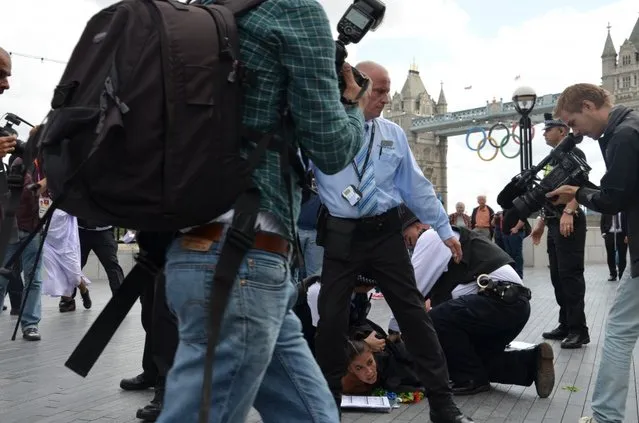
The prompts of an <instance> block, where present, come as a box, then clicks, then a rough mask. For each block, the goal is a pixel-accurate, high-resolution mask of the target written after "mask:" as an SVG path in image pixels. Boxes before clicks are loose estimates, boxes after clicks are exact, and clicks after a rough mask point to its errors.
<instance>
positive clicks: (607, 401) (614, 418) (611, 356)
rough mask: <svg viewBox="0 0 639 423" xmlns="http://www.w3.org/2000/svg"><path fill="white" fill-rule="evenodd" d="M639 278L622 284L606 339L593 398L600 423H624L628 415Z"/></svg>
mask: <svg viewBox="0 0 639 423" xmlns="http://www.w3.org/2000/svg"><path fill="white" fill-rule="evenodd" d="M637 308H639V277H636V278H625V279H622V280H620V281H619V285H618V286H617V294H616V296H615V300H614V303H613V304H612V307H611V308H610V312H609V313H608V323H607V324H606V331H605V332H604V333H605V334H606V338H605V339H604V344H603V348H602V352H601V362H600V363H599V372H598V373H597V381H596V382H595V390H594V393H593V395H592V410H593V417H594V418H595V419H596V420H597V422H598V423H622V422H623V421H624V416H625V414H626V398H627V396H628V377H629V376H628V375H629V374H630V363H631V361H632V354H633V350H634V348H635V344H636V343H637V339H638V338H639V320H638V319H637Z"/></svg>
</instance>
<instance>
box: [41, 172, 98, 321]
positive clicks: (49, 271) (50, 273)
mask: <svg viewBox="0 0 639 423" xmlns="http://www.w3.org/2000/svg"><path fill="white" fill-rule="evenodd" d="M38 184H39V185H40V189H39V193H40V217H42V215H44V213H45V212H46V210H47V208H48V206H49V205H50V203H51V200H50V196H49V194H48V191H47V184H46V178H44V179H41V180H40V181H39V182H38ZM42 265H43V273H44V275H43V276H44V277H43V281H42V293H43V294H46V295H50V296H52V297H61V298H60V313H64V312H67V311H74V310H75V294H76V289H77V288H79V289H80V295H81V297H82V305H83V306H84V308H86V309H89V308H91V296H90V295H89V289H88V288H87V285H88V284H90V283H91V282H90V281H89V279H88V278H87V277H86V276H85V275H84V274H83V273H82V270H81V266H80V237H79V234H78V220H77V218H76V217H75V216H71V215H70V214H68V213H67V212H65V211H63V210H60V209H56V210H54V212H53V215H52V216H51V223H50V225H49V231H48V232H47V235H46V237H45V240H44V248H43V250H42Z"/></svg>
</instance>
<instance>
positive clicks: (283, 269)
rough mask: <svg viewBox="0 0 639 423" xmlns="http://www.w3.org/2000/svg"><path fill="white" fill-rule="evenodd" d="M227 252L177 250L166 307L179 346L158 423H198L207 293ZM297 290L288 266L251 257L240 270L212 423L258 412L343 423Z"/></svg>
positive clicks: (275, 420) (218, 359)
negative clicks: (308, 336) (305, 331)
mask: <svg viewBox="0 0 639 423" xmlns="http://www.w3.org/2000/svg"><path fill="white" fill-rule="evenodd" d="M220 246H221V244H219V243H216V244H213V245H212V246H211V248H210V249H209V251H207V252H194V251H188V250H186V249H183V248H182V246H181V240H180V239H179V238H178V239H177V240H176V241H174V242H173V245H172V246H171V248H170V249H169V252H168V254H167V263H166V296H167V303H168V305H169V307H170V308H171V309H172V311H173V312H174V313H175V315H176V316H177V318H178V330H179V335H180V343H179V345H178V348H177V352H176V354H175V361H174V363H173V367H172V368H171V370H170V371H169V374H168V377H167V382H166V393H165V404H164V409H163V410H162V413H161V415H160V417H159V419H158V422H159V423H167V422H170V423H178V422H179V423H181V422H196V421H197V420H198V411H199V406H200V398H201V391H202V383H203V373H204V357H205V353H206V342H207V319H208V314H209V309H208V303H209V293H210V289H211V286H212V283H213V275H214V274H215V266H216V264H217V262H218V259H219V252H220ZM296 299H297V288H296V285H295V284H294V283H293V280H292V278H291V275H290V268H289V265H288V261H287V260H286V259H284V258H283V257H281V256H279V255H276V254H271V253H267V252H264V251H259V250H250V251H249V252H248V254H247V256H246V257H245V259H244V261H243V262H242V265H241V267H240V270H239V273H238V276H237V278H236V284H235V286H234V287H233V290H232V292H231V295H230V298H229V303H228V308H227V310H226V313H225V315H224V319H223V322H222V328H221V333H220V341H219V343H218V345H217V348H216V350H215V365H214V367H215V369H214V371H213V387H212V392H213V397H212V398H211V402H210V404H211V414H210V420H209V422H211V423H213V422H214V423H245V421H246V418H247V415H248V413H249V411H250V409H251V406H255V408H256V409H257V410H258V412H259V413H260V415H261V417H262V421H264V422H265V423H281V422H286V423H337V422H339V417H338V412H337V408H336V406H335V402H334V400H333V397H332V396H331V394H330V392H329V390H328V385H327V383H326V380H325V379H324V377H323V375H322V373H321V371H320V369H319V367H318V365H317V363H316V361H315V359H314V358H313V356H312V354H311V351H310V350H309V348H308V344H307V343H306V341H305V340H304V338H303V337H302V325H301V323H300V321H299V319H298V318H297V317H296V316H295V314H294V313H293V311H292V310H291V309H292V307H293V305H294V303H295V301H296Z"/></svg>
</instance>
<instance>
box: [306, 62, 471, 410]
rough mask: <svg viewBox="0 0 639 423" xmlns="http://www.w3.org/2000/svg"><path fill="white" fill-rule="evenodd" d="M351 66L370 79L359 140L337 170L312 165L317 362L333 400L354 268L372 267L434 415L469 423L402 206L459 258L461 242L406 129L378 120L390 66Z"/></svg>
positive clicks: (338, 399) (343, 361)
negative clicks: (316, 201)
mask: <svg viewBox="0 0 639 423" xmlns="http://www.w3.org/2000/svg"><path fill="white" fill-rule="evenodd" d="M357 69H359V70H360V71H361V72H363V73H365V74H366V75H367V76H368V77H369V78H370V80H371V82H372V92H371V96H370V99H369V103H368V105H367V107H366V108H365V109H364V120H365V124H364V128H365V129H364V134H363V138H364V139H363V143H362V147H361V149H360V151H359V152H358V153H357V155H356V156H355V159H354V160H353V161H352V162H351V163H350V164H349V165H348V166H347V167H346V168H345V169H343V170H341V171H340V172H337V173H335V174H332V175H329V174H326V173H323V172H322V171H321V170H319V169H315V179H316V182H317V188H318V192H319V195H320V198H321V200H322V204H323V209H322V211H321V212H320V216H319V218H318V223H317V231H318V236H317V241H318V244H320V245H322V246H323V247H324V263H323V267H322V276H321V277H322V281H321V283H322V289H321V291H320V295H319V299H318V311H319V322H318V326H317V335H316V338H315V352H316V357H317V361H318V363H319V365H320V367H321V369H322V371H323V373H324V376H325V377H326V380H327V381H328V385H329V387H330V388H331V391H332V393H333V396H334V397H335V401H336V403H337V404H338V405H339V404H340V403H341V392H342V384H341V379H342V376H344V374H345V372H346V364H347V363H346V345H347V336H348V314H349V307H350V299H351V294H352V292H353V288H354V286H355V282H356V280H357V275H359V274H360V273H362V272H363V271H364V270H369V271H370V273H371V276H372V277H373V278H374V279H376V280H377V281H378V285H379V288H380V289H381V291H382V294H384V298H385V299H386V301H387V302H388V304H389V306H390V308H391V310H392V311H393V314H394V316H395V318H396V319H397V321H398V322H399V324H400V326H401V327H402V330H403V331H404V332H403V338H404V340H405V343H406V347H407V348H408V350H409V351H410V353H411V355H412V357H413V358H414V359H415V364H416V370H417V374H418V375H419V377H420V380H421V382H422V383H423V385H424V386H425V387H426V390H427V396H428V401H429V403H430V418H431V421H432V422H433V423H469V422H472V421H473V420H471V419H470V418H468V417H466V416H464V414H463V413H462V412H461V411H459V409H458V408H457V406H456V405H455V402H454V401H453V398H452V391H451V387H450V385H449V382H448V379H449V378H448V370H447V367H446V359H445V356H444V353H443V351H442V348H441V346H440V344H439V341H438V340H437V334H436V333H435V329H434V328H433V323H432V321H431V319H430V317H429V316H428V314H427V313H426V310H425V308H424V300H423V297H422V295H421V293H420V292H419V291H418V290H417V286H416V283H415V274H414V272H413V268H412V267H411V263H410V259H409V257H408V251H407V250H406V246H405V245H404V238H403V236H402V222H401V221H400V216H399V206H400V204H402V203H406V204H407V205H408V206H409V207H410V209H411V210H412V211H413V212H414V213H415V214H416V215H417V216H418V217H419V218H420V220H421V221H422V222H424V223H428V224H430V225H431V226H432V227H433V228H434V229H435V231H436V232H437V233H438V235H439V237H440V238H441V239H442V240H443V242H444V243H445V245H446V246H447V247H448V249H450V250H451V253H452V254H451V255H452V256H453V257H454V259H455V260H460V259H461V254H462V251H461V245H460V244H459V241H458V240H457V238H456V237H455V236H454V234H453V231H452V229H451V226H450V223H449V221H448V215H447V214H446V211H445V210H444V207H443V205H442V203H441V202H440V201H439V200H438V199H437V196H436V194H435V191H434V189H433V185H432V184H431V183H430V181H428V180H427V179H426V178H425V177H424V174H423V173H422V171H421V169H420V168H419V165H418V164H417V162H416V161H415V157H413V154H412V152H411V150H410V146H409V144H408V140H407V138H406V134H405V133H404V131H403V130H402V128H401V127H399V126H398V125H396V124H395V123H393V122H391V121H389V120H386V119H383V118H381V117H380V115H381V114H382V111H383V110H384V106H385V105H386V104H387V103H388V102H389V100H390V99H389V93H390V87H391V81H390V77H389V75H388V71H387V70H386V69H384V68H383V67H382V66H380V65H378V64H376V63H373V62H364V63H360V64H359V65H357ZM342 351H343V352H344V353H343V354H339V352H342Z"/></svg>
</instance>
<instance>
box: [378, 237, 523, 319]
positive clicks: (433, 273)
mask: <svg viewBox="0 0 639 423" xmlns="http://www.w3.org/2000/svg"><path fill="white" fill-rule="evenodd" d="M454 234H455V237H456V238H457V239H459V233H458V232H456V231H454ZM462 253H463V252H462ZM452 256H453V255H452V253H451V252H450V249H449V248H448V247H447V246H446V244H444V242H443V241H442V240H441V239H440V237H439V235H437V232H435V231H434V230H432V229H429V230H427V231H426V232H424V233H423V234H422V235H421V236H420V237H419V238H418V239H417V242H416V243H415V248H414V250H413V255H412V257H411V262H412V263H413V268H414V269H415V280H416V281H417V289H419V292H421V293H422V295H423V296H424V297H425V296H426V295H428V293H429V292H430V290H431V289H433V286H434V285H435V283H436V282H437V280H438V279H439V278H440V277H441V276H442V274H444V272H445V271H447V270H448V263H449V262H450V259H451V258H452ZM489 276H491V277H492V278H494V279H496V280H503V281H509V282H513V283H518V284H521V285H523V281H522V280H521V278H520V277H519V275H518V274H517V272H515V269H513V268H512V266H510V265H508V264H506V265H504V266H502V267H500V268H499V269H497V270H495V271H494V272H491V273H489ZM478 290H479V287H478V286H477V283H476V282H475V281H473V282H470V283H466V284H464V285H457V286H456V287H455V289H453V292H452V293H451V295H452V297H453V299H454V298H459V297H461V296H463V295H470V294H476V293H477V291H478ZM388 328H389V329H392V330H395V331H399V325H398V324H397V321H396V320H395V317H393V316H391V320H390V322H389V324H388Z"/></svg>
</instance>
